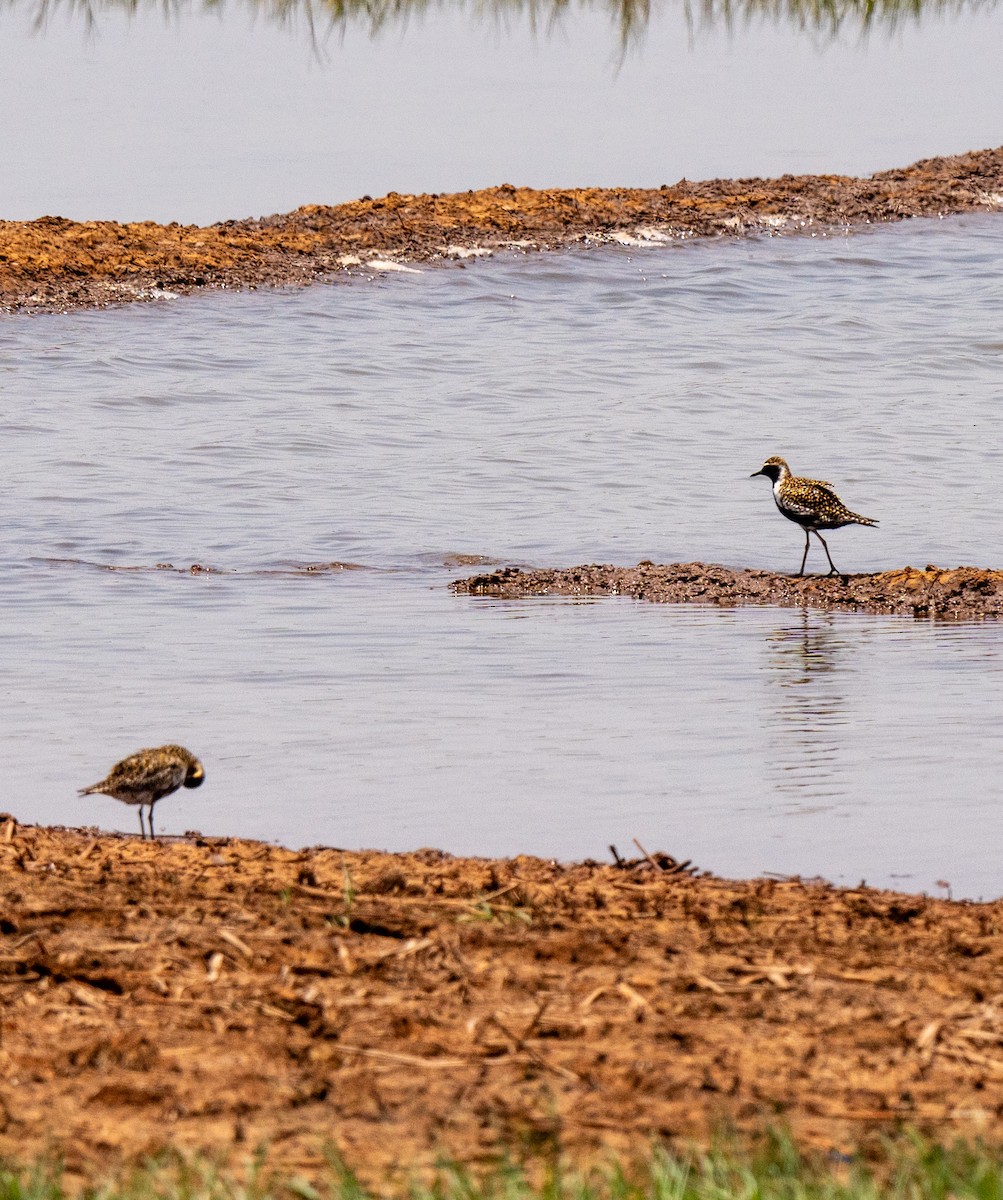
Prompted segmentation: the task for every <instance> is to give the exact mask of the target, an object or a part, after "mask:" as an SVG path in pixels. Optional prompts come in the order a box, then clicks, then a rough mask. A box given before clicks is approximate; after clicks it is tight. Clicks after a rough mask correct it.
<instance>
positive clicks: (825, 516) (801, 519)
mask: <svg viewBox="0 0 1003 1200" xmlns="http://www.w3.org/2000/svg"><path fill="white" fill-rule="evenodd" d="M757 475H765V476H766V477H767V479H771V480H772V481H773V499H774V500H775V501H776V502H777V508H779V509H780V511H781V512H782V513H783V515H784V516H785V517H786V518H787V520H788V521H794V522H795V523H796V524H798V525H800V526H801V528H802V529H803V530H804V556H803V557H802V559H801V569H800V570H799V571H798V574H799V575H803V574H804V565H805V563H806V562H807V561H808V546H809V544H810V542H811V535H812V534H814V535H815V536H816V537H817V538H818V540H819V541H820V542H821V543H822V548H823V549H824V550H825V556H826V558H827V559H828V560H829V574H830V575H838V574H839V571H837V570H836V566H835V564H834V563H833V561H832V555H831V554H830V553H829V547H828V546H827V545H826V544H825V538H824V537H823V536H822V535H821V534H820V533H819V530H820V529H842V527H843V526H844V525H877V521H872V520H871V518H870V517H862V516H861V515H860V514H859V513H855V512H850V510H849V509H848V508H847V507H846V505H845V504H844V503H843V502H842V500H840V498H839V497H838V496H837V495H836V493H835V492H834V491H833V490H832V484H831V483H826V482H825V480H824V479H802V478H801V477H800V476H798V475H792V474H791V469H790V467H789V466H788V465H787V464H786V463H785V462H784V460H783V459H782V458H777V457H776V456H774V457H773V458H768V459H767V460H766V462H764V463H763V465H762V466H761V467H760V468H759V470H758V471H753V472H752V474H751V475H750V476H749V478H750V479H754V478H755V477H756V476H757Z"/></svg>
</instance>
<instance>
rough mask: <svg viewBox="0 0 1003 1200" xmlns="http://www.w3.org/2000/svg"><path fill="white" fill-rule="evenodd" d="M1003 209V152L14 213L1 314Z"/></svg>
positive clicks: (0, 291) (5, 249)
mask: <svg viewBox="0 0 1003 1200" xmlns="http://www.w3.org/2000/svg"><path fill="white" fill-rule="evenodd" d="M1000 209H1003V147H999V148H996V149H988V150H979V151H973V152H971V153H968V154H961V155H954V156H952V157H945V158H931V159H925V160H923V161H922V162H918V163H915V164H914V165H912V166H910V167H905V168H902V169H898V170H891V171H881V172H878V173H877V174H875V175H872V176H869V177H867V178H862V179H858V178H852V177H849V176H842V175H799V176H792V175H787V176H783V177H781V178H779V179H738V180H729V179H714V180H709V181H705V182H702V183H694V182H690V181H689V180H685V179H683V180H680V181H679V182H678V183H676V184H674V185H672V186H668V185H666V186H663V187H661V188H565V189H545V190H536V189H533V188H520V187H513V186H511V185H509V184H503V185H502V186H500V187H495V188H486V189H482V190H480V191H470V192H462V193H455V194H451V195H444V194H443V195H435V194H433V195H418V196H415V195H400V194H398V193H396V192H391V193H390V194H389V195H387V196H384V197H382V198H379V199H372V198H371V197H368V196H367V197H363V198H362V199H361V200H355V201H352V202H351V203H348V204H341V205H337V206H325V205H319V204H311V205H306V206H305V207H303V208H299V209H296V210H295V211H294V212H291V213H283V214H278V215H275V216H271V217H264V218H261V219H257V220H242V221H224V222H221V223H219V224H216V225H211V226H206V227H197V226H182V225H178V224H171V225H158V224H155V223H154V222H150V221H147V222H135V223H131V224H118V223H116V222H113V221H83V222H80V221H69V220H66V219H65V218H62V217H54V216H47V217H41V218H39V219H38V220H35V221H0V312H24V313H32V312H61V311H66V310H69V309H73V308H95V307H97V308H100V307H106V306H108V305H116V304H122V303H126V302H130V301H147V302H153V301H158V302H159V301H164V300H166V299H171V298H175V297H177V296H180V295H184V294H187V293H191V292H198V291H204V290H208V289H235V288H257V287H282V286H296V285H303V284H307V283H310V282H311V281H314V280H318V279H330V278H332V277H335V276H337V275H339V274H340V275H342V276H348V275H351V274H359V273H362V274H365V275H370V276H371V275H373V274H379V273H381V272H385V271H390V270H399V269H401V268H406V266H407V264H408V263H412V264H413V263H422V262H433V261H440V262H441V261H456V262H458V263H460V264H461V265H462V263H463V261H464V260H465V259H468V258H476V257H478V256H479V255H482V254H490V253H494V252H496V251H499V250H519V251H526V250H552V249H560V248H563V247H567V246H571V245H583V244H584V245H589V244H602V243H608V242H619V243H624V242H626V243H627V244H636V243H652V242H654V243H657V242H670V241H673V240H678V239H682V238H691V237H737V236H743V235H748V234H756V233H764V232H765V233H769V234H778V233H784V232H791V233H797V232H804V231H808V232H813V233H817V232H819V231H820V230H825V229H829V228H841V229H842V228H848V227H852V226H855V225H863V224H871V223H874V222H880V221H896V220H901V219H903V218H905V217H913V216H944V215H947V214H950V213H960V212H970V211H984V212H988V211H995V210H1000Z"/></svg>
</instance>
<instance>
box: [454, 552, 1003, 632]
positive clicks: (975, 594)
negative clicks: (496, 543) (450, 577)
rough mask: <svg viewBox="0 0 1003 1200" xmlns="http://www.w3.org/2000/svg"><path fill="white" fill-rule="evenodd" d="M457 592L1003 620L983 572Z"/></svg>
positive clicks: (629, 571)
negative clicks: (622, 598) (764, 605)
mask: <svg viewBox="0 0 1003 1200" xmlns="http://www.w3.org/2000/svg"><path fill="white" fill-rule="evenodd" d="M450 586H451V587H452V589H453V591H454V592H456V593H458V594H461V595H468V596H494V597H497V598H499V599H517V598H519V597H523V596H580V597H584V596H627V597H630V598H632V599H634V600H650V601H653V602H655V603H658V604H714V605H717V606H719V607H725V608H731V607H735V606H738V605H743V604H758V605H763V604H766V605H771V604H772V605H778V606H780V607H783V608H792V607H794V608H797V607H804V608H818V609H828V610H835V611H842V612H864V613H885V614H899V615H902V616H912V617H938V618H944V619H953V620H978V619H980V618H983V617H998V616H1001V615H1003V571H998V570H990V569H984V568H981V567H938V566H936V565H934V564H933V563H930V564H928V565H927V566H926V567H925V568H922V569H920V568H917V567H898V568H896V569H894V570H891V571H880V572H876V573H872V574H868V575H829V576H827V575H789V574H783V573H778V572H776V571H755V570H734V569H732V568H730V567H724V566H718V565H716V564H712V563H701V562H692V563H668V564H656V563H653V562H640V563H638V564H637V566H636V567H617V566H609V565H600V564H598V563H590V564H585V565H582V566H577V567H564V568H553V569H549V568H548V569H542V570H521V569H520V568H518V567H503V568H500V569H498V570H493V571H489V572H486V573H483V574H479V575H472V576H468V577H467V578H465V579H457V580H454V582H453V583H452V584H451V585H450Z"/></svg>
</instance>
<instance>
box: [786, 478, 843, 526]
mask: <svg viewBox="0 0 1003 1200" xmlns="http://www.w3.org/2000/svg"><path fill="white" fill-rule="evenodd" d="M781 500H782V502H783V506H784V508H786V509H788V510H789V511H790V512H792V513H796V514H797V515H798V516H800V517H813V516H815V514H816V513H818V512H819V510H820V509H825V508H827V507H829V506H831V504H832V502H833V501H835V502H836V503H837V504H839V498H838V497H837V496H836V493H835V492H834V491H833V490H832V487H831V485H830V484H828V483H823V482H822V480H821V479H799V480H798V481H797V483H794V484H792V485H791V486H790V487H788V488H785V489H784V491H783V492H782V493H781Z"/></svg>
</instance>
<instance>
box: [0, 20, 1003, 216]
mask: <svg viewBox="0 0 1003 1200" xmlns="http://www.w3.org/2000/svg"><path fill="white" fill-rule="evenodd" d="M498 3H499V7H500V8H501V10H502V11H501V13H500V14H499V13H497V12H496V10H495V8H494V7H493V5H492V4H491V3H490V2H483V0H479V2H475V3H471V4H470V5H469V6H468V7H467V8H466V9H464V7H463V6H462V5H459V6H457V7H453V6H451V5H447V4H443V5H437V6H435V7H430V9H429V11H427V12H425V13H424V14H416V13H414V12H413V10H412V8H411V6H409V5H408V4H407V3H402V4H401V5H400V9H401V12H402V14H403V16H402V18H401V19H400V20H399V21H393V20H391V21H389V22H388V24H387V27H386V28H384V29H383V30H382V31H381V32H380V33H379V34H378V35H376V36H372V35H371V33H370V29H369V24H368V21H367V19H366V17H365V16H364V15H363V17H362V18H361V19H360V20H350V19H349V20H346V23H345V26H344V27H336V28H334V29H332V28H330V26H329V25H328V24H327V23H326V21H325V19H324V17H323V16H322V15H321V14H319V13H318V14H317V16H316V20H310V19H308V15H309V5H308V4H303V5H297V4H295V3H288V4H286V3H281V4H279V3H277V4H276V5H275V7H276V8H279V9H281V10H282V11H284V12H285V13H286V14H287V18H286V19H285V20H282V21H280V20H277V19H272V20H269V19H267V16H266V13H267V10H268V8H269V5H268V3H267V0H264V2H263V3H262V4H261V6H260V9H261V11H255V6H254V5H253V4H248V5H247V6H243V5H240V4H235V3H220V4H215V3H213V4H211V5H210V4H207V5H206V11H202V12H198V11H196V12H192V11H190V6H189V5H188V4H187V3H185V0H177V2H175V0H171V2H170V3H169V4H168V3H165V4H163V5H161V4H156V3H150V4H149V5H144V4H143V0H138V3H137V5H136V7H137V9H138V11H137V12H135V13H134V14H129V13H127V12H121V11H115V10H114V8H113V7H112V6H111V5H109V4H106V3H103V2H102V0H95V2H94V3H93V4H92V3H87V4H76V5H74V4H72V3H70V2H69V0H66V2H65V3H60V2H59V0H49V2H47V0H8V3H7V4H0V110H2V112H3V114H4V128H3V142H2V144H3V164H4V170H3V171H2V172H0V218H4V219H16V220H22V219H30V218H33V217H38V216H41V215H43V214H58V215H60V216H65V217H73V218H76V219H79V220H93V219H96V218H104V219H116V220H138V219H152V220H159V221H164V222H169V221H181V222H200V223H207V222H210V221H218V220H223V219H226V218H231V217H245V216H258V215H262V214H267V213H272V212H283V211H287V210H289V209H292V208H296V207H298V206H299V205H301V204H321V203H337V202H340V201H344V200H351V199H355V198H357V197H359V196H362V195H364V194H366V193H369V194H371V195H374V196H375V195H382V194H383V193H385V192H388V191H391V190H395V191H398V192H422V191H427V192H444V191H459V190H465V189H467V188H477V187H486V186H492V185H496V184H500V183H502V182H506V181H507V182H510V183H513V184H520V185H528V186H534V187H553V186H560V187H582V186H586V185H599V184H604V185H608V186H612V187H623V186H627V185H631V186H650V187H658V186H659V185H661V184H663V183H667V184H671V183H675V182H676V181H677V180H678V179H680V178H681V177H682V176H686V177H687V178H689V179H709V178H713V177H715V176H724V177H740V176H746V175H766V176H774V175H780V174H782V173H784V172H794V173H799V172H843V173H848V174H869V173H871V172H873V171H879V170H884V169H887V168H892V167H899V166H905V165H906V164H908V163H911V162H913V161H915V160H916V159H919V158H926V157H930V156H932V155H937V154H957V153H961V152H964V151H966V150H972V149H979V148H984V147H988V146H994V145H997V144H998V143H999V141H1000V129H1001V128H1003V88H1001V87H1000V86H999V47H1000V45H1001V44H1003V5H998V4H994V3H985V2H982V3H980V2H979V0H973V2H972V3H970V4H969V3H966V2H965V0H925V2H921V0H917V2H916V3H910V4H909V5H908V9H909V11H908V13H905V14H903V12H902V10H903V8H904V7H905V6H902V5H896V4H895V3H893V2H890V3H888V4H882V3H880V2H879V3H877V4H874V5H871V4H866V5H856V7H855V11H854V6H853V5H845V4H843V3H842V2H841V0H835V2H834V3H827V4H825V5H811V4H801V3H799V2H798V0H790V3H789V7H790V8H791V9H792V10H793V11H792V15H791V18H790V20H782V19H779V18H778V19H777V20H770V19H768V18H767V17H765V16H758V17H752V18H751V19H749V20H745V19H743V18H742V17H741V16H740V15H738V12H739V10H740V9H742V10H744V8H745V7H749V8H751V9H752V10H755V8H756V7H757V4H758V3H759V0H748V4H747V5H746V4H742V5H738V4H718V5H715V4H713V3H707V4H698V3H696V0H693V2H692V3H688V4H687V3H682V2H675V0H668V2H666V3H663V4H657V5H651V6H650V8H651V12H650V17H649V18H648V20H647V21H646V22H639V25H640V24H643V30H641V31H639V34H638V36H637V37H635V38H634V39H632V40H631V41H630V42H629V44H628V45H627V46H626V48H624V46H623V45H622V44H621V40H620V29H619V26H618V24H617V22H616V21H615V20H614V19H613V17H612V15H611V14H610V13H607V12H603V11H595V10H589V9H587V8H585V7H584V6H579V5H576V6H574V7H573V8H572V6H565V9H566V11H565V13H564V16H563V17H562V18H558V19H553V20H551V19H547V18H543V19H537V20H535V21H534V20H533V19H532V16H531V13H532V10H533V7H534V6H533V5H532V4H528V5H527V6H526V10H524V11H513V9H515V8H516V7H517V6H516V5H514V4H509V5H508V6H506V4H505V0H498ZM130 7H131V6H130ZM332 7H335V8H341V6H340V5H334V6H332ZM346 7H347V8H348V9H349V10H351V9H352V8H353V5H351V4H349V5H347V6H346ZM355 7H356V8H357V9H361V11H362V12H363V14H365V13H367V12H368V11H370V10H371V9H372V10H373V11H376V12H379V11H381V8H382V7H383V6H380V5H379V4H377V5H375V6H370V5H364V6H355ZM610 7H611V8H612V9H616V10H619V8H620V5H615V4H611V5H610ZM623 7H624V8H625V9H629V8H630V7H631V6H630V3H629V0H628V3H626V4H625V5H624V6H623ZM642 7H644V6H642ZM762 7H765V8H772V9H775V10H776V11H778V12H780V11H782V10H783V8H784V7H785V6H783V5H769V4H763V5H762ZM702 8H705V9H710V10H715V9H716V10H717V14H718V15H717V17H716V18H714V19H711V20H706V21H705V20H704V19H703V18H702V17H701V16H700V15H699V13H700V10H701V9H702ZM845 8H849V9H850V11H849V12H844V11H843V10H844V9H845ZM896 9H898V11H899V14H900V15H899V19H898V20H897V21H896V20H885V19H883V16H882V14H883V12H884V11H885V10H889V11H891V12H894V11H895V10H896ZM728 11H730V12H731V13H732V14H733V15H732V17H731V19H730V20H729V19H727V18H726V17H725V16H724V15H722V14H724V13H725V12H728ZM40 13H48V14H49V15H48V19H45V20H39V14H40ZM694 13H696V14H697V15H694ZM861 13H866V14H868V18H869V19H870V20H871V21H872V22H873V27H872V28H871V29H870V31H869V32H865V31H864V30H863V29H862V28H861V23H860V14H861ZM171 14H174V15H173V16H172V15H171ZM820 14H821V15H820ZM88 15H89V16H90V17H91V18H92V21H93V23H92V24H90V25H89V24H88V23H87V20H86V17H87V16H88ZM830 20H831V21H832V27H830V25H829V22H830ZM388 80H392V82H393V86H392V87H391V86H388V85H387V81H388ZM402 97H406V98H407V99H406V108H405V109H402V100H401V98H402Z"/></svg>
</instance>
